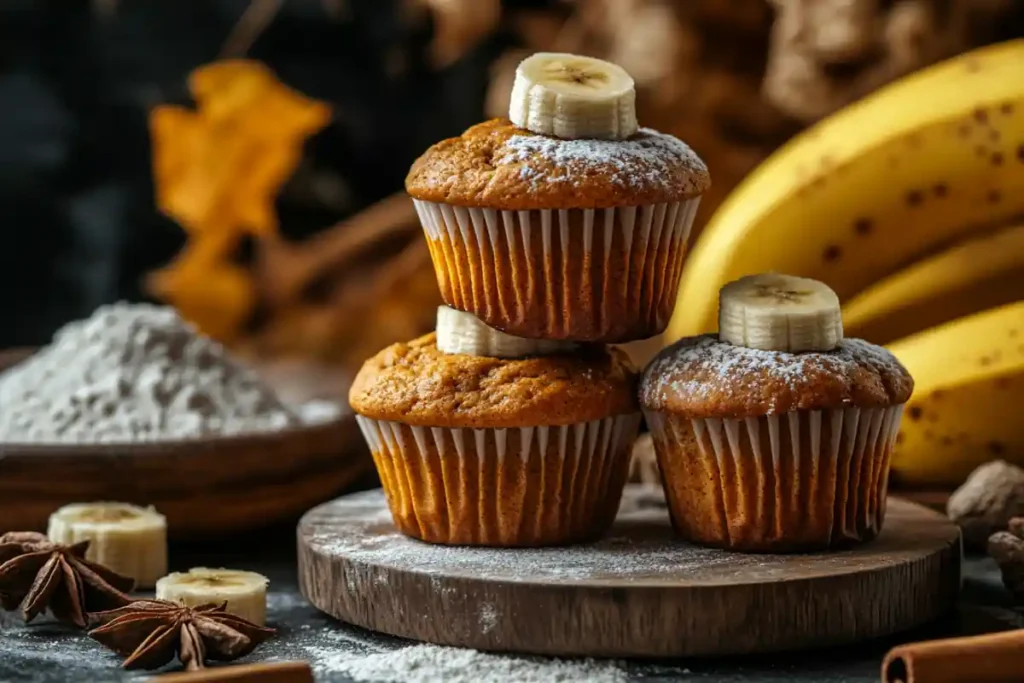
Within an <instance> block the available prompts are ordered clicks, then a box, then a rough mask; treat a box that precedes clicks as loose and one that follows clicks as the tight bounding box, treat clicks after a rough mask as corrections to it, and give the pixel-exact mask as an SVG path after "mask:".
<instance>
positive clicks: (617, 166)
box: [495, 128, 707, 191]
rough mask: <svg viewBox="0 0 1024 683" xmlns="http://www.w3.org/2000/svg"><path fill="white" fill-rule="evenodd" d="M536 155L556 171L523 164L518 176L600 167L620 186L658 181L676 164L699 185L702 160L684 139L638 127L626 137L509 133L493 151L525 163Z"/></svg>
mask: <svg viewBox="0 0 1024 683" xmlns="http://www.w3.org/2000/svg"><path fill="white" fill-rule="evenodd" d="M534 158H540V159H543V160H544V161H545V162H546V163H548V164H550V165H552V166H554V167H555V169H557V170H556V172H555V173H554V174H552V173H547V172H545V173H541V172H539V171H537V169H534V168H532V167H530V166H529V165H524V166H522V167H521V168H520V169H519V175H520V177H521V178H522V179H523V180H529V181H533V182H539V181H541V180H543V181H544V182H574V181H578V180H580V179H583V178H586V176H587V172H588V170H592V169H594V168H597V167H600V168H601V169H602V170H608V171H610V172H611V173H612V180H613V182H615V183H617V184H619V185H622V186H623V187H625V188H631V189H642V188H646V187H651V186H654V187H659V186H662V185H664V184H665V183H667V182H668V180H669V179H670V178H673V177H674V175H673V171H675V170H676V169H678V168H679V167H680V166H682V167H683V168H686V169H688V170H690V171H691V172H692V174H693V176H694V187H693V188H692V189H693V190H695V191H699V190H702V189H704V186H703V185H704V183H706V180H704V179H706V175H707V166H705V165H704V162H703V161H701V159H700V157H698V156H697V154H696V153H695V152H694V151H693V150H692V149H690V147H689V145H687V144H686V143H684V142H683V141H682V140H679V139H678V138H676V137H673V136H671V135H666V134H664V133H659V132H658V131H656V130H652V129H650V128H641V129H640V131H639V134H638V135H636V136H634V137H632V138H630V139H629V140H560V139H558V138H551V137H545V136H542V135H513V136H512V137H510V138H509V139H508V141H507V142H506V143H505V145H504V148H503V150H502V151H499V153H498V156H496V157H495V163H496V164H498V165H501V164H512V163H517V164H527V163H528V162H529V161H530V160H531V159H534Z"/></svg>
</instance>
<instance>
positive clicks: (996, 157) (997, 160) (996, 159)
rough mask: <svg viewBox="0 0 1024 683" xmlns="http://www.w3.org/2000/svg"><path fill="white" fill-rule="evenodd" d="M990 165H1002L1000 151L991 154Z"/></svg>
mask: <svg viewBox="0 0 1024 683" xmlns="http://www.w3.org/2000/svg"><path fill="white" fill-rule="evenodd" d="M992 165H993V166H1002V165H1003V154H1002V152H996V153H995V154H993V155H992Z"/></svg>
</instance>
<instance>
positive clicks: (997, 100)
mask: <svg viewBox="0 0 1024 683" xmlns="http://www.w3.org/2000/svg"><path fill="white" fill-rule="evenodd" d="M1022 64H1024V40H1015V41H1009V42H1006V43H1001V44H998V45H994V46H990V47H986V48H981V49H978V50H975V51H972V52H969V53H966V54H963V55H960V56H959V57H956V58H954V59H951V60H948V61H946V62H943V63H941V64H938V65H936V66H934V67H931V68H929V69H925V70H922V71H919V72H917V73H915V74H912V75H910V76H908V77H906V78H904V79H902V80H900V81H897V82H895V83H893V84H891V85H889V86H887V87H885V88H883V89H881V90H879V91H877V92H876V93H874V94H872V95H871V96H869V97H867V98H865V99H863V100H861V101H860V102H857V103H855V104H853V105H851V106H849V107H847V108H845V109H843V110H841V111H839V112H837V113H836V114H834V115H833V116H831V117H829V118H828V119H825V120H824V121H822V122H821V123H819V124H818V125H816V126H814V127H812V128H810V129H808V130H807V131H805V132H804V133H802V134H801V135H799V136H797V137H796V138H794V139H793V140H792V141H790V142H789V143H788V144H786V145H784V146H783V147H782V148H780V149H779V150H778V151H777V152H776V153H775V154H774V155H772V157H770V158H769V159H768V160H767V161H765V163H763V164H762V165H761V166H760V167H759V168H757V169H755V170H754V171H753V172H752V173H751V174H750V175H749V176H748V177H747V178H746V179H745V180H744V182H743V183H741V184H740V186H738V187H737V188H736V189H735V190H734V191H733V193H732V194H731V195H730V196H729V198H728V199H727V200H726V201H725V202H724V203H723V204H722V206H721V207H720V208H719V210H718V211H717V212H716V213H715V215H713V216H712V217H711V219H710V221H709V222H708V224H707V226H706V227H705V229H704V231H703V233H702V234H701V236H700V238H699V240H698V241H697V244H696V245H695V247H694V249H693V252H692V254H691V255H690V257H689V259H688V262H687V266H686V268H685V269H684V273H683V279H682V282H681V284H680V289H679V298H678V304H677V306H676V312H675V317H674V318H673V320H672V322H671V324H670V325H669V328H668V331H667V333H666V341H668V342H671V341H674V340H675V339H677V338H679V337H683V336H690V335H694V334H700V333H703V332H709V331H713V330H715V329H716V326H717V324H718V320H717V306H718V291H719V289H720V288H721V287H722V286H723V285H725V284H726V283H728V282H731V281H734V280H737V279H739V278H742V277H744V276H746V275H750V274H753V273H762V272H768V271H776V272H785V273H791V274H792V275H796V276H801V277H807V278H813V279H815V280H820V281H822V282H825V283H827V284H828V285H829V287H831V289H832V290H834V291H835V293H836V294H837V295H838V298H839V301H840V302H841V303H842V316H843V327H844V328H845V334H846V335H847V336H850V337H862V338H865V339H867V340H869V341H872V342H875V343H879V344H887V345H889V347H890V349H891V350H892V351H893V352H894V353H895V354H896V356H897V357H898V358H899V359H900V360H901V361H902V362H903V363H904V364H905V365H906V366H907V367H908V368H909V369H910V371H911V373H912V374H913V375H914V378H915V380H916V383H917V388H916V390H915V393H914V396H913V397H912V399H911V402H910V403H909V404H908V406H907V413H906V414H905V417H904V420H903V425H904V426H903V433H902V435H901V438H900V441H899V444H898V445H897V448H896V451H895V453H894V456H893V457H894V460H893V473H894V478H895V480H897V481H899V482H901V483H903V484H905V485H909V486H934V485H941V486H955V485H958V484H959V483H960V482H962V480H963V478H964V477H965V476H966V474H967V473H969V472H970V470H971V469H972V468H973V467H974V466H975V465H977V464H980V463H981V462H984V461H985V460H989V459H993V458H997V457H1001V458H1004V459H1008V460H1013V461H1016V462H1018V463H1021V464H1024V419H1020V415H1019V406H1020V405H1024V381H1022V377H1024V374H1022V373H1024V320H1022V316H1024V308H1021V306H1022V305H1024V304H1020V303H1016V302H1022V301H1024V219H1022V216H1024V77H1022V76H1021V74H1022V73H1024V72H1022V66H1021V65H1022ZM1014 406H1017V407H1018V415H1017V416H1016V417H1014V416H1013V415H1011V414H1010V413H1012V411H1013V407H1014Z"/></svg>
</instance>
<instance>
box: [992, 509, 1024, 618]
mask: <svg viewBox="0 0 1024 683" xmlns="http://www.w3.org/2000/svg"><path fill="white" fill-rule="evenodd" d="M988 554H989V555H991V556H992V558H993V559H994V560H995V561H996V564H998V565H999V569H1000V571H1001V572H1002V573H1003V584H1004V585H1005V586H1006V588H1007V590H1009V591H1010V594H1011V595H1012V596H1013V600H1014V602H1015V603H1018V604H1019V603H1022V602H1024V517H1014V518H1013V519H1011V520H1010V522H1009V529H1008V530H1007V531H998V532H996V533H994V534H992V536H991V537H989V539H988Z"/></svg>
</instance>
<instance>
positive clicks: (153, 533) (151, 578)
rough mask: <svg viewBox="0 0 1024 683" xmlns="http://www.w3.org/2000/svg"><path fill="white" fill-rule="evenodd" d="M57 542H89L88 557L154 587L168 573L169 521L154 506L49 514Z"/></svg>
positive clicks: (85, 506) (78, 507)
mask: <svg viewBox="0 0 1024 683" xmlns="http://www.w3.org/2000/svg"><path fill="white" fill-rule="evenodd" d="M46 535H47V536H49V538H50V540H51V541H53V542H54V543H64V544H73V543H78V542H79V541H84V540H89V549H88V550H87V551H86V554H85V556H86V558H87V559H89V560H92V561H93V562H98V563H99V564H102V565H103V566H104V567H107V568H109V569H113V570H114V571H115V572H117V573H118V574H123V575H125V576H130V577H132V578H133V579H135V588H136V589H139V588H152V587H153V585H154V584H155V583H156V580H157V579H159V578H160V577H161V576H163V575H164V574H166V573H167V520H166V519H165V518H164V516H163V515H161V514H160V513H159V512H157V511H156V510H154V509H153V508H152V507H148V508H143V507H139V506H137V505H129V504H128V503H73V504H71V505H65V506H64V507H62V508H60V509H59V510H57V511H56V512H54V513H53V514H52V515H50V521H49V525H48V527H47V530H46Z"/></svg>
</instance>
